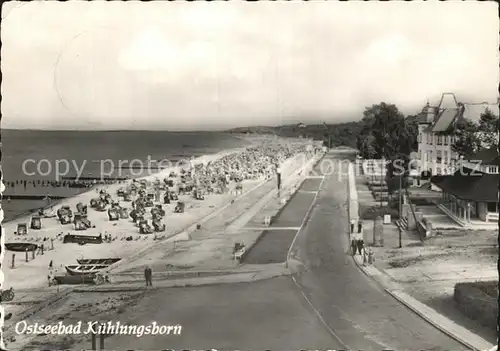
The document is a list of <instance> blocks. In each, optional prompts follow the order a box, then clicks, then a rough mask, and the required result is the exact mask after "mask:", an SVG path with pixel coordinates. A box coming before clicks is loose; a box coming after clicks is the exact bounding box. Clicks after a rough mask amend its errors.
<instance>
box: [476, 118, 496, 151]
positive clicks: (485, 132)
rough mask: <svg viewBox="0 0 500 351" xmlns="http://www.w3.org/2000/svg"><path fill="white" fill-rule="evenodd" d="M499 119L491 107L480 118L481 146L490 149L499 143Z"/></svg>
mask: <svg viewBox="0 0 500 351" xmlns="http://www.w3.org/2000/svg"><path fill="white" fill-rule="evenodd" d="M498 129H499V119H498V116H495V115H494V114H493V113H492V112H491V110H490V109H486V111H484V112H483V113H482V114H481V117H480V118H479V125H478V134H479V135H478V137H479V139H480V140H481V147H483V148H486V149H489V148H491V147H495V146H496V145H497V143H498Z"/></svg>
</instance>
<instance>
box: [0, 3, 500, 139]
mask: <svg viewBox="0 0 500 351" xmlns="http://www.w3.org/2000/svg"><path fill="white" fill-rule="evenodd" d="M9 4H13V3H9ZM403 5H404V6H403ZM491 5H492V4H487V3H472V4H471V3H467V4H466V3H456V4H450V3H435V4H433V3H411V4H410V3H404V4H402V3H387V4H386V3H378V2H376V3H366V2H365V3H332V2H330V3H327V2H312V3H294V2H290V3H279V2H267V3H259V4H257V3H255V4H249V3H244V2H241V3H239V2H238V3H235V2H217V3H214V2H211V3H202V2H200V3H181V2H150V3H140V2H128V3H118V2H116V3H106V2H88V3H85V2H78V3H58V2H36V3H27V4H26V5H23V6H20V7H19V6H18V7H17V8H15V6H13V5H9V6H10V7H9V8H7V10H9V11H7V13H5V14H4V16H7V20H6V21H4V23H3V27H2V43H3V47H2V73H3V75H4V80H3V85H2V91H3V101H2V110H3V112H4V115H5V116H10V115H12V116H14V115H15V116H16V117H15V118H9V117H7V118H5V119H4V121H2V122H4V127H5V126H7V127H30V126H32V125H33V124H34V123H37V125H46V127H47V128H54V127H57V126H60V125H65V126H67V125H74V126H75V128H76V127H77V126H88V125H91V124H93V123H97V122H99V123H101V125H102V126H103V127H104V128H120V129H123V128H127V126H130V125H133V124H134V125H136V126H137V125H138V124H140V123H142V124H149V125H151V126H154V127H155V128H167V129H198V125H201V124H203V125H207V124H210V123H213V124H217V125H219V126H220V125H224V124H225V125H227V126H233V125H247V124H253V123H257V122H258V124H263V122H266V121H267V123H265V124H275V123H281V122H284V119H285V118H290V119H294V120H296V119H299V120H301V119H304V118H306V117H305V115H307V116H308V118H310V119H311V120H313V119H317V120H320V119H321V120H323V119H326V120H328V121H335V120H339V119H358V118H360V116H361V113H362V111H363V109H364V107H365V106H366V105H370V104H372V103H377V102H380V101H381V100H385V101H387V102H391V103H395V104H398V106H399V107H400V108H401V109H402V111H403V112H405V113H413V112H415V111H416V110H417V109H419V108H421V105H422V104H423V103H425V100H426V99H427V98H429V99H431V100H432V99H437V98H438V97H439V96H440V94H441V92H443V91H444V90H446V91H456V92H457V93H458V92H459V93H460V94H461V96H463V99H464V100H467V99H469V100H470V99H477V100H479V101H483V100H495V99H496V95H497V87H496V85H497V82H498V75H499V72H498V52H497V51H498V50H497V48H498V27H499V23H498V18H497V16H496V7H495V6H491ZM4 8H5V7H4ZM464 23H467V25H464ZM423 24H425V25H423ZM19 33H23V34H22V35H20V34H19ZM26 101H29V103H26ZM138 119H140V120H138ZM207 121H208V122H207ZM142 127H143V128H144V127H145V125H143V126H142Z"/></svg>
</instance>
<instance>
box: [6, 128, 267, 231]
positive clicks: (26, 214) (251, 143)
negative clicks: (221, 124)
mask: <svg viewBox="0 0 500 351" xmlns="http://www.w3.org/2000/svg"><path fill="white" fill-rule="evenodd" d="M232 136H233V137H234V138H236V139H239V140H242V141H244V142H246V143H247V144H248V145H246V146H241V147H238V148H233V149H224V150H220V151H218V152H214V153H207V154H203V155H199V156H196V157H194V156H193V155H190V156H185V157H184V158H186V159H189V160H191V162H193V164H198V163H199V162H196V161H197V160H198V159H202V158H205V157H210V156H212V157H213V156H215V155H219V154H221V153H228V152H229V153H231V151H232V152H237V150H240V149H246V148H249V147H252V146H256V145H258V141H256V140H253V139H255V138H252V137H251V136H250V137H248V136H247V135H245V134H242V135H236V134H235V135H232ZM223 156H224V155H221V156H220V157H223ZM193 157H194V158H193ZM220 157H217V158H220ZM217 158H216V159H217ZM166 170H170V168H162V169H157V170H155V172H154V173H152V174H148V175H146V176H144V175H140V176H137V177H130V178H128V179H127V180H123V182H122V183H121V184H125V183H127V182H131V181H132V180H136V181H138V180H141V179H143V178H145V177H154V176H155V175H158V174H160V173H162V172H165V171H166ZM117 184H120V183H119V182H115V183H110V184H96V185H92V186H90V187H89V188H83V191H81V192H78V193H76V194H73V195H70V196H68V197H65V198H63V199H54V200H53V201H52V202H51V203H50V204H48V205H44V206H40V207H37V208H34V209H31V210H26V211H23V212H22V213H18V214H16V215H14V216H13V217H12V218H9V219H6V218H5V210H4V208H3V207H2V208H1V209H2V211H3V212H4V218H3V220H2V224H7V223H9V222H12V221H15V220H19V219H21V217H26V218H28V217H31V216H32V215H33V214H35V213H37V211H38V210H40V209H43V210H46V209H49V208H50V207H53V206H60V205H61V203H62V202H64V201H67V200H69V199H72V198H74V197H77V196H79V195H82V194H85V193H90V192H92V191H95V189H96V188H99V187H109V186H113V185H117ZM2 194H3V192H2ZM5 197H7V198H8V196H5V195H4V196H3V201H5ZM14 201H25V200H14ZM42 201H43V200H42Z"/></svg>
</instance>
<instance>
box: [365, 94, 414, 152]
mask: <svg viewBox="0 0 500 351" xmlns="http://www.w3.org/2000/svg"><path fill="white" fill-rule="evenodd" d="M361 124H362V127H361V131H360V133H359V134H358V136H357V141H356V146H357V148H358V150H359V152H360V155H361V156H362V157H363V158H385V159H393V158H395V157H400V156H405V155H406V156H407V155H409V154H410V153H411V152H412V151H415V150H417V148H418V144H417V135H418V119H417V116H408V117H405V116H404V115H403V114H402V113H401V112H400V111H399V110H398V108H397V107H396V105H393V104H387V103H385V102H382V103H380V104H377V105H372V106H370V107H367V108H366V109H365V111H364V113H363V118H362V119H361Z"/></svg>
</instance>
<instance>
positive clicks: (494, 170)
mask: <svg viewBox="0 0 500 351" xmlns="http://www.w3.org/2000/svg"><path fill="white" fill-rule="evenodd" d="M486 173H492V174H497V173H498V166H489V167H488V168H487V169H486Z"/></svg>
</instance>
